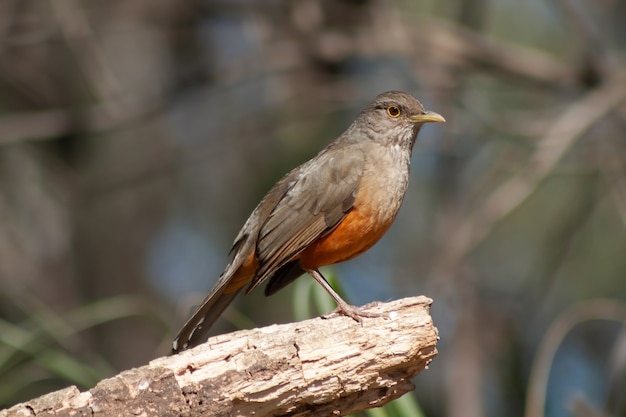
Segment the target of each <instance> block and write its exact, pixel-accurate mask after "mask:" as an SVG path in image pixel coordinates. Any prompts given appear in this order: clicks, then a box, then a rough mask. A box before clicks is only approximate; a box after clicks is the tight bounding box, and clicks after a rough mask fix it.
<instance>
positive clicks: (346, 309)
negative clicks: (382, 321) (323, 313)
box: [307, 269, 380, 323]
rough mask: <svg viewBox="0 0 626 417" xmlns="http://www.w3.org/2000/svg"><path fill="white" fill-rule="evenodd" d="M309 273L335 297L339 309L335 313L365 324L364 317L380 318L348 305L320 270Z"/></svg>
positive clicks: (375, 314) (377, 315)
mask: <svg viewBox="0 0 626 417" xmlns="http://www.w3.org/2000/svg"><path fill="white" fill-rule="evenodd" d="M307 272H308V273H309V275H311V276H312V277H313V279H315V281H317V283H318V284H320V285H321V286H322V288H324V289H325V290H326V292H327V293H328V294H329V295H330V296H331V297H333V300H335V302H336V303H337V309H336V310H335V311H338V312H339V313H342V314H344V315H346V316H348V317H350V318H352V319H353V320H355V321H357V322H359V323H362V322H363V317H380V314H377V313H372V312H369V311H363V309H362V308H361V307H357V306H353V305H352V304H348V303H347V302H346V301H345V300H344V299H343V298H341V296H340V295H339V294H337V292H336V291H335V290H334V289H333V287H331V286H330V284H329V283H328V281H326V278H324V275H322V273H321V272H320V271H319V270H317V269H311V270H308V271H307Z"/></svg>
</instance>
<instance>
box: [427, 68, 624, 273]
mask: <svg viewBox="0 0 626 417" xmlns="http://www.w3.org/2000/svg"><path fill="white" fill-rule="evenodd" d="M625 100H626V74H620V76H618V77H615V78H613V79H612V80H609V81H607V82H606V84H604V85H603V86H601V87H600V88H597V89H595V90H593V91H591V92H590V93H588V94H587V95H585V96H584V97H582V98H581V99H580V100H578V101H577V102H575V103H573V104H572V105H570V106H569V108H568V109H567V110H565V111H564V112H563V113H562V114H561V116H559V117H558V118H556V120H554V123H553V124H552V126H551V127H550V128H549V129H548V131H547V132H546V134H545V135H544V137H543V138H542V139H541V140H539V142H538V146H537V149H536V150H535V152H534V153H533V154H532V155H531V157H530V159H529V161H528V163H527V164H526V165H525V166H524V167H521V168H520V169H519V171H518V172H517V173H516V174H515V175H514V176H512V177H511V178H510V179H509V180H507V181H505V182H504V183H502V184H501V185H500V186H499V187H498V188H497V189H496V190H495V191H494V192H493V193H492V194H491V195H490V196H489V197H488V198H487V199H486V201H485V202H484V204H482V206H481V208H480V209H479V210H477V212H476V214H475V215H474V216H468V217H467V218H464V221H463V223H462V224H461V225H460V226H459V227H458V229H457V230H456V232H455V236H454V239H453V240H451V241H450V242H449V244H448V247H447V249H446V251H444V254H443V257H442V259H441V260H440V262H439V263H438V266H437V267H438V268H441V269H445V270H446V271H447V270H448V268H450V267H451V266H453V265H456V264H458V262H459V261H460V260H461V259H463V258H464V257H465V256H466V255H467V254H468V253H469V252H471V251H472V250H473V249H474V248H475V247H476V246H477V245H478V244H480V243H481V242H482V241H483V240H484V239H485V238H486V237H487V236H489V235H490V233H491V231H492V230H493V228H494V227H495V226H496V225H497V224H498V223H499V222H500V221H502V220H503V219H504V218H506V217H507V216H508V215H509V214H510V213H511V212H512V211H513V210H515V209H516V208H517V207H519V206H520V205H521V204H522V203H524V202H525V201H526V199H528V198H529V197H530V196H531V195H532V194H533V193H534V192H535V190H536V189H537V187H538V186H539V184H540V183H541V182H542V181H544V180H545V179H546V178H547V177H548V175H549V174H550V173H551V172H552V171H553V170H554V168H555V167H556V165H557V163H558V162H559V161H560V159H561V158H562V157H563V156H564V155H565V153H566V152H567V151H568V150H569V149H571V147H572V146H573V145H574V143H576V141H577V139H579V138H580V137H581V136H582V135H583V134H584V133H585V132H586V131H587V130H589V129H590V128H591V127H592V126H593V125H595V124H596V123H598V122H599V121H600V120H602V119H603V118H605V117H606V116H607V115H608V114H609V113H611V112H612V111H614V110H615V109H616V108H617V107H618V106H620V105H621V104H622V103H623V102H624V101H625ZM440 276H444V277H445V276H449V274H447V273H445V272H444V273H440Z"/></svg>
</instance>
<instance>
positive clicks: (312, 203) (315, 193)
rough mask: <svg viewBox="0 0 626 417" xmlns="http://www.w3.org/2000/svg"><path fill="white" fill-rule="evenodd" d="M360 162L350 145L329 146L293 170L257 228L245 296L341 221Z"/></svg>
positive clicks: (350, 201) (360, 169)
mask: <svg viewBox="0 0 626 417" xmlns="http://www.w3.org/2000/svg"><path fill="white" fill-rule="evenodd" d="M329 150H332V151H331V152H328V151H329ZM364 163H365V155H364V154H363V153H362V152H361V151H359V150H358V149H356V148H355V147H352V146H347V147H341V148H329V149H327V150H326V151H324V152H322V153H320V154H319V155H318V156H317V157H316V158H315V159H313V160H312V161H309V162H308V163H306V164H304V165H302V166H301V167H300V168H299V169H297V170H296V171H294V174H296V175H295V176H294V177H293V178H290V182H289V188H288V190H287V192H286V194H285V195H284V197H283V198H282V199H280V200H279V201H278V202H277V204H276V206H275V207H274V209H273V210H272V212H271V213H270V214H269V216H268V217H267V219H266V220H265V222H264V223H263V225H262V226H261V228H260V230H259V234H258V240H257V247H256V254H257V259H258V261H259V269H258V270H257V274H256V276H255V278H254V279H253V280H252V282H251V284H250V287H249V289H248V292H250V291H252V290H253V289H254V288H255V287H257V286H258V285H259V284H261V283H262V282H263V281H265V280H266V279H267V278H268V277H270V276H271V275H272V274H273V273H274V272H276V271H277V270H278V269H279V268H280V267H282V266H283V265H285V264H286V263H288V262H289V261H292V260H293V259H295V258H296V257H297V256H298V254H300V252H302V251H303V250H304V249H305V248H306V247H307V246H308V245H309V244H310V243H312V242H313V241H315V240H316V239H317V238H319V237H320V236H324V235H325V234H326V233H328V232H329V231H331V230H333V228H335V227H336V226H337V225H338V224H339V222H341V220H342V219H343V218H344V216H345V214H346V213H347V212H348V211H349V210H350V209H351V208H352V204H353V203H354V196H355V194H356V191H357V189H358V186H359V180H360V178H361V176H362V174H363V166H364Z"/></svg>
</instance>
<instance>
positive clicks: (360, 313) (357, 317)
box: [322, 303, 383, 324]
mask: <svg viewBox="0 0 626 417" xmlns="http://www.w3.org/2000/svg"><path fill="white" fill-rule="evenodd" d="M378 304H379V303H370V304H367V305H364V306H362V307H357V306H353V305H352V304H348V303H343V304H339V305H337V308H336V309H334V310H333V311H332V312H330V313H328V314H325V315H324V316H322V317H323V318H330V317H331V316H334V315H336V314H343V315H344V316H348V317H350V318H351V319H352V320H354V321H356V322H358V323H361V324H363V318H376V317H381V316H383V314H382V313H374V312H373V311H366V309H369V308H370V307H372V306H375V305H378Z"/></svg>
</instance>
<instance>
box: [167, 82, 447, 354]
mask: <svg viewBox="0 0 626 417" xmlns="http://www.w3.org/2000/svg"><path fill="white" fill-rule="evenodd" d="M431 122H434V123H438V122H445V119H444V118H443V116H441V115H440V114H438V113H435V112H432V111H427V110H425V109H424V106H422V104H421V103H420V101H419V100H418V99H417V98H415V97H413V96H412V95H410V94H408V93H406V92H402V91H388V92H385V93H382V94H380V95H378V96H377V97H376V98H375V99H374V100H373V101H372V102H371V103H370V104H369V105H368V106H366V107H365V108H364V109H363V110H362V111H361V112H360V113H359V114H358V116H357V117H356V119H355V120H354V122H353V123H352V124H351V125H350V126H349V127H348V128H347V129H346V130H345V132H344V133H342V134H341V135H340V136H339V137H338V138H337V139H335V140H334V141H333V142H331V143H330V144H329V145H328V146H326V147H325V148H324V149H322V150H321V151H320V152H319V153H318V154H317V155H316V156H314V157H313V158H312V159H310V160H308V161H307V162H305V163H303V164H302V165H300V166H298V167H296V168H295V169H293V170H291V171H290V172H289V173H287V174H286V175H285V176H284V177H283V178H282V179H280V180H279V181H278V182H277V183H276V184H275V185H274V186H273V187H272V188H271V189H270V190H269V192H268V193H267V194H266V195H265V197H263V199H262V200H261V202H260V203H259V204H258V206H257V207H256V208H255V209H254V211H253V212H252V214H251V215H250V217H249V218H248V219H247V221H246V222H245V224H244V225H243V227H242V228H241V231H240V232H239V233H238V235H237V237H236V238H235V241H234V243H233V246H232V249H231V252H230V254H231V255H232V259H231V261H230V263H229V264H228V265H227V266H226V268H225V270H224V272H223V273H222V275H221V276H220V278H219V280H218V281H217V283H216V284H215V286H214V287H213V289H212V290H211V291H210V292H209V294H208V295H207V297H206V298H205V299H204V301H203V302H202V303H201V304H200V306H199V307H198V308H197V310H196V311H195V313H194V314H193V315H192V316H191V318H189V320H188V321H187V322H186V323H185V325H184V326H183V327H182V329H181V330H180V331H179V333H178V335H177V336H176V338H175V339H174V341H173V343H172V353H174V354H176V353H179V352H181V351H184V350H186V349H189V348H192V347H194V346H197V345H198V344H200V343H202V342H204V340H205V339H206V337H207V334H208V331H209V329H210V328H211V326H212V325H213V324H214V322H215V321H216V320H217V319H218V318H219V316H220V315H221V314H222V312H223V311H224V310H225V309H226V307H228V305H229V304H230V303H231V302H232V301H233V300H234V299H235V297H236V296H237V294H238V293H239V292H241V291H242V289H243V288H244V287H246V286H247V290H246V294H249V293H250V292H251V291H252V290H254V289H255V288H256V287H258V286H259V285H261V284H262V283H264V282H267V284H266V286H265V291H264V292H265V295H266V296H269V295H272V294H274V293H276V292H277V291H278V290H280V289H282V288H284V287H285V286H286V285H288V284H289V283H291V282H292V281H294V280H295V279H296V278H298V277H299V276H301V275H303V274H304V273H308V274H309V275H311V276H312V277H313V278H314V279H315V281H317V283H319V284H320V285H321V286H322V287H323V288H324V289H325V290H326V291H327V292H328V293H329V294H330V296H331V297H332V298H333V299H334V300H335V302H336V303H337V310H338V312H340V313H343V314H345V315H347V316H349V317H351V318H353V319H355V320H356V321H361V320H362V317H368V314H367V313H365V312H364V311H362V310H361V309H360V308H359V307H356V306H353V305H351V304H348V303H347V302H346V301H344V300H343V299H342V298H341V297H340V296H339V295H338V294H337V293H336V292H335V291H334V290H333V288H332V287H331V286H330V284H329V283H328V282H327V281H326V279H325V278H324V276H323V275H322V274H321V273H320V271H319V268H320V267H322V266H326V265H332V264H336V263H339V262H343V261H346V260H349V259H352V258H354V257H356V256H358V255H360V254H362V253H363V252H365V251H366V250H368V249H369V248H370V247H372V246H373V245H374V244H375V243H376V242H377V241H378V240H379V239H380V238H381V237H382V236H383V235H384V233H385V232H386V231H387V230H388V229H389V227H390V226H391V224H392V223H393V221H394V219H395V218H396V215H397V213H398V211H399V209H400V205H401V204H402V200H403V199H404V195H405V193H406V190H407V186H408V181H409V170H410V159H411V153H412V150H413V145H414V144H415V140H416V138H417V135H418V133H419V131H420V128H421V127H422V125H423V124H424V123H431Z"/></svg>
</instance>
